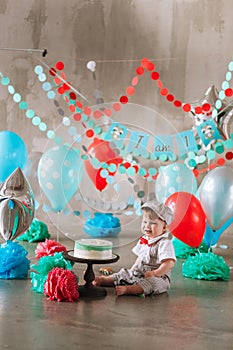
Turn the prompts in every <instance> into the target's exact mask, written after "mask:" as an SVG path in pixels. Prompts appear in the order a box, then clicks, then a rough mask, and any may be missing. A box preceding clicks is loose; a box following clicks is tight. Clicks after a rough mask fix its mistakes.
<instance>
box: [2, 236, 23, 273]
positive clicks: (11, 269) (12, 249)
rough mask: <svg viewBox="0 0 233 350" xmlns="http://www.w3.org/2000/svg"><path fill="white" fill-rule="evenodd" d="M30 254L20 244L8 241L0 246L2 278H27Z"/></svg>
mask: <svg viewBox="0 0 233 350" xmlns="http://www.w3.org/2000/svg"><path fill="white" fill-rule="evenodd" d="M27 254H28V252H27V251H26V250H25V249H24V248H23V247H22V246H21V245H20V244H19V243H15V242H12V241H7V242H5V243H3V244H1V245H0V278H1V279H14V278H26V277H27V275H28V271H29V269H30V261H29V260H28V259H27V258H26V255H27Z"/></svg>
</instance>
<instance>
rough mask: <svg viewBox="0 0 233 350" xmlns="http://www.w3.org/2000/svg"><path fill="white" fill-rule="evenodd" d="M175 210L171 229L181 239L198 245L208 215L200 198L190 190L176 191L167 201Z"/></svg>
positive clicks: (195, 245) (192, 244)
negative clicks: (189, 191)
mask: <svg viewBox="0 0 233 350" xmlns="http://www.w3.org/2000/svg"><path fill="white" fill-rule="evenodd" d="M165 204H166V205H167V206H168V207H170V208H171V209H172V210H173V212H174V220H173V221H172V223H171V225H169V230H170V232H171V233H172V234H173V236H175V237H176V238H178V239H179V240H180V241H182V242H184V243H185V244H187V245H189V246H191V247H195V248H196V247H198V246H199V245H200V244H201V242H202V239H203V236H204V233H205V228H206V215H205V213H204V210H203V209H202V206H201V203H200V202H199V200H198V199H197V198H196V197H195V196H194V195H193V194H191V193H188V192H175V193H173V194H172V195H171V196H170V197H168V198H167V200H166V203H165Z"/></svg>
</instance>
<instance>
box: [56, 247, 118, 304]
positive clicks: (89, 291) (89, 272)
mask: <svg viewBox="0 0 233 350" xmlns="http://www.w3.org/2000/svg"><path fill="white" fill-rule="evenodd" d="M63 257H64V258H65V259H66V260H69V261H72V262H74V263H81V264H87V268H86V271H85V273H84V281H85V282H86V283H85V284H84V285H79V287H78V291H79V295H80V297H86V298H103V297H105V296H106V295H107V291H106V289H105V288H103V287H99V286H94V285H93V284H92V282H93V281H94V279H95V274H94V271H93V264H110V263H114V262H116V261H118V260H119V255H117V254H112V258H109V259H82V258H77V257H76V256H74V251H73V250H68V251H66V252H63Z"/></svg>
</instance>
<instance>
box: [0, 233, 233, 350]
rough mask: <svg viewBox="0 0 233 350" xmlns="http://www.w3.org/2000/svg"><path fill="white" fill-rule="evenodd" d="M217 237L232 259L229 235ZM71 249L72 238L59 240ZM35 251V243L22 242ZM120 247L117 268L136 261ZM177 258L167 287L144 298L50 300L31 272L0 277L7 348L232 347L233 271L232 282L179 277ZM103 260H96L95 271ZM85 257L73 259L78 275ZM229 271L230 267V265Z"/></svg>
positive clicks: (0, 321)
mask: <svg viewBox="0 0 233 350" xmlns="http://www.w3.org/2000/svg"><path fill="white" fill-rule="evenodd" d="M219 242H220V243H225V244H227V245H228V249H221V248H216V249H215V253H216V254H219V255H221V256H223V257H224V259H225V260H226V262H227V263H228V264H229V266H232V265H233V243H232V239H231V237H230V236H228V237H225V238H224V237H223V238H222V239H221V240H220V241H219ZM61 243H62V244H66V246H67V248H68V249H71V248H72V246H73V242H72V241H70V240H68V239H66V238H64V239H63V241H61ZM21 244H23V245H24V247H25V248H26V249H27V250H28V251H29V256H28V257H29V258H33V257H34V250H35V247H36V244H35V243H34V244H32V243H21ZM132 245H133V244H129V245H127V246H125V247H121V248H118V250H117V251H116V253H118V254H119V255H120V260H119V261H118V262H117V263H115V264H112V265H111V267H112V268H113V270H114V271H117V270H118V268H120V267H121V266H124V265H131V263H132V262H133V258H134V257H133V254H129V251H130V249H131V246H132ZM182 262H183V260H181V259H178V262H177V264H176V266H175V268H174V270H173V273H172V279H173V284H172V288H171V289H170V291H169V294H162V295H159V296H154V297H147V298H140V297H136V296H122V297H118V298H116V297H115V294H114V289H112V288H107V296H106V297H105V298H103V299H99V300H89V299H80V300H79V301H78V302H76V303H68V302H66V303H65V302H61V303H58V302H56V301H49V300H47V299H46V297H45V296H44V295H42V294H38V293H35V292H33V291H32V290H31V281H30V279H25V280H0V340H1V350H2V349H14V350H16V349H23V350H29V349H30V350H31V349H33V350H39V349H46V350H53V349H54V350H55V349H56V350H60V349H62V350H63V349H67V350H73V349H86V350H88V349H140V348H144V349H172V348H174V349H177V350H180V349H188V350H201V349H205V350H206V349H211V350H215V349H216V350H217V349H218V350H219V349H221V350H222V349H224V350H225V349H232V348H233V345H232V344H233V313H232V296H233V275H232V274H231V279H230V281H228V282H221V281H201V280H193V279H187V278H184V277H182V274H181V265H182ZM99 267H100V266H97V265H95V266H94V269H95V272H96V273H98V271H99ZM83 268H84V266H83V265H78V264H75V267H74V272H75V273H76V274H77V275H78V276H79V277H80V278H81V282H82V276H83V271H84V270H83ZM231 272H232V271H231Z"/></svg>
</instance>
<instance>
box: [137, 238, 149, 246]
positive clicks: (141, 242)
mask: <svg viewBox="0 0 233 350" xmlns="http://www.w3.org/2000/svg"><path fill="white" fill-rule="evenodd" d="M139 243H140V244H146V245H149V244H148V239H146V238H143V237H140V239H139Z"/></svg>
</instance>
